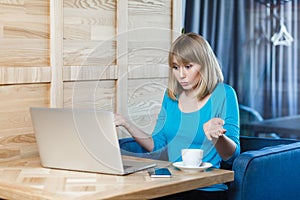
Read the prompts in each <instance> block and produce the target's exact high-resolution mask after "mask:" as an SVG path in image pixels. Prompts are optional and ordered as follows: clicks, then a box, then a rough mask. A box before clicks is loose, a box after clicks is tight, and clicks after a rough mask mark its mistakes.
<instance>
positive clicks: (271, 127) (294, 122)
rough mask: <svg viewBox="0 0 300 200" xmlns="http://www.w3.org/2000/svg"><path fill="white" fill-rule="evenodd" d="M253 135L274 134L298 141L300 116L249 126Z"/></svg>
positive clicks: (280, 118) (299, 136)
mask: <svg viewBox="0 0 300 200" xmlns="http://www.w3.org/2000/svg"><path fill="white" fill-rule="evenodd" d="M249 128H251V129H252V130H253V131H254V132H255V134H256V135H257V134H258V133H276V134H278V135H279V136H280V137H286V138H294V139H300V115H295V116H288V117H279V118H273V119H267V120H263V121H259V122H254V123H251V124H249Z"/></svg>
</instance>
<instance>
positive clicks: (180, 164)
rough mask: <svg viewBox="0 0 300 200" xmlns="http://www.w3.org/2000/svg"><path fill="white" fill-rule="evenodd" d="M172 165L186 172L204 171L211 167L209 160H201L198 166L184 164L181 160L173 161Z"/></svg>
mask: <svg viewBox="0 0 300 200" xmlns="http://www.w3.org/2000/svg"><path fill="white" fill-rule="evenodd" d="M173 166H174V167H177V168H178V169H180V170H182V171H184V172H188V173H195V172H201V171H204V170H206V169H208V168H210V167H212V164H211V163H209V162H202V163H201V165H200V166H199V167H189V166H184V165H183V162H175V163H173Z"/></svg>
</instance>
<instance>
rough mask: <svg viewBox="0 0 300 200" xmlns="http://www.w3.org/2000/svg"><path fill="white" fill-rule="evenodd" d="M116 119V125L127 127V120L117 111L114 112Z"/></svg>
mask: <svg viewBox="0 0 300 200" xmlns="http://www.w3.org/2000/svg"><path fill="white" fill-rule="evenodd" d="M114 121H115V124H116V126H124V127H126V124H127V120H126V118H125V117H123V116H122V115H120V114H117V113H115V114H114Z"/></svg>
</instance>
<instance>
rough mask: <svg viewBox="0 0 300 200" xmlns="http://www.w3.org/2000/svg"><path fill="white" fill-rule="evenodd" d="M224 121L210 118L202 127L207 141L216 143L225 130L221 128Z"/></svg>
mask: <svg viewBox="0 0 300 200" xmlns="http://www.w3.org/2000/svg"><path fill="white" fill-rule="evenodd" d="M223 125H224V120H223V119H221V118H212V119H211V120H209V121H208V122H206V123H205V124H204V125H203V130H204V133H205V135H206V137H207V139H208V140H213V141H217V140H218V139H219V137H222V136H223V134H224V133H225V132H226V130H225V129H224V128H223Z"/></svg>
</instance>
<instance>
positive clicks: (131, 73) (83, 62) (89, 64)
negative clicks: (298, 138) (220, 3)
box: [0, 0, 181, 160]
mask: <svg viewBox="0 0 300 200" xmlns="http://www.w3.org/2000/svg"><path fill="white" fill-rule="evenodd" d="M180 23H181V1H177V0H149V1H142V0H113V1H102V0H92V1H83V0H82V1H81V0H26V1H22V0H20V1H19V0H17V1H16V0H6V1H0V99H1V102H0V108H1V110H0V160H11V159H16V158H20V157H23V156H31V155H36V154H37V147H36V141H35V137H34V131H33V128H32V124H31V119H30V115H29V107H36V106H38V107H49V106H51V107H73V108H74V107H75V108H77V107H78V108H96V109H105V110H112V111H115V112H119V113H122V114H125V115H128V117H129V118H130V119H131V120H133V122H134V123H136V124H137V125H138V126H139V127H141V128H143V129H144V130H145V131H146V132H147V133H149V134H151V131H152V129H153V125H154V124H155V118H156V116H157V113H158V111H159V109H160V103H161V98H162V96H163V93H164V91H165V88H166V85H167V76H168V66H167V54H168V49H169V46H170V44H171V42H172V40H174V38H175V37H177V35H178V34H179V33H180V28H181V25H180ZM121 134H124V135H120V136H121V137H123V136H126V133H121Z"/></svg>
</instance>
